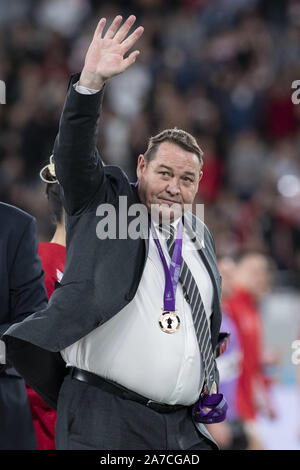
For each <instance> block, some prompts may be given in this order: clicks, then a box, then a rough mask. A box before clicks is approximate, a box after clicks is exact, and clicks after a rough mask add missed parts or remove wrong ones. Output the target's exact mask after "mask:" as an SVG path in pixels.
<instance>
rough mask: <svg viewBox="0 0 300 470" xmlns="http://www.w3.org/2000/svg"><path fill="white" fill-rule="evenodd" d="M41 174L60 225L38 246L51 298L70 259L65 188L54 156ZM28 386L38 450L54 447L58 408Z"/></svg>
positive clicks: (54, 215)
mask: <svg viewBox="0 0 300 470" xmlns="http://www.w3.org/2000/svg"><path fill="white" fill-rule="evenodd" d="M40 176H41V178H42V180H43V181H44V182H45V183H47V186H46V194H47V197H48V202H49V208H50V212H51V214H52V217H53V221H54V223H55V226H56V230H55V233H54V236H53V238H52V239H51V241H50V242H48V243H40V244H39V247H38V253H39V255H40V258H41V262H42V267H43V270H44V272H45V278H44V282H45V286H46V289H47V294H48V298H50V297H51V295H52V293H53V292H54V289H55V285H56V283H57V282H60V281H61V278H62V276H63V273H64V269H65V260H66V231H65V215H64V209H63V205H62V201H61V189H60V186H59V184H58V182H57V179H56V176H55V169H54V164H53V157H52V156H51V157H50V163H49V164H48V165H46V166H45V167H44V168H43V169H42V170H41V173H40ZM26 389H27V394H28V399H29V403H30V408H31V414H32V418H33V424H34V429H35V433H36V438H37V443H38V447H37V449H36V450H54V449H55V426H56V411H55V410H53V409H52V408H50V407H49V406H48V405H47V404H46V403H45V402H44V401H43V400H42V399H41V398H40V397H39V395H37V394H36V393H35V392H34V390H32V389H31V388H30V387H28V385H26Z"/></svg>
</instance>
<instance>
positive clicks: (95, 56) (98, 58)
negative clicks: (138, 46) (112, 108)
mask: <svg viewBox="0 0 300 470" xmlns="http://www.w3.org/2000/svg"><path fill="white" fill-rule="evenodd" d="M135 19H136V18H135V16H133V15H131V16H130V17H129V18H128V19H127V20H126V21H125V23H124V24H123V25H122V26H121V27H120V28H119V26H120V24H121V22H122V17H121V16H116V17H115V19H114V20H113V22H112V23H111V25H110V27H109V28H108V30H107V31H106V33H105V35H103V29H104V26H105V24H106V19H105V18H101V20H100V21H99V23H98V26H97V28H96V31H95V34H94V37H93V40H92V42H91V44H90V46H89V49H88V51H87V54H86V57H85V63H84V69H83V71H82V76H83V77H84V76H87V75H89V76H91V75H93V77H94V81H95V80H96V79H98V80H99V82H100V81H102V82H103V81H105V80H106V79H108V78H111V77H113V76H114V75H118V74H119V73H122V72H124V71H125V70H126V69H127V68H128V67H129V66H130V65H132V64H133V63H134V62H135V60H136V57H137V56H138V54H139V51H138V50H135V51H133V52H131V54H129V56H128V57H126V58H124V55H125V54H126V53H127V52H128V51H129V49H130V48H131V47H132V46H133V45H134V44H135V42H136V41H137V40H138V39H139V38H140V36H141V35H142V34H143V31H144V28H143V27H142V26H140V27H139V28H136V29H135V30H134V32H133V33H132V34H130V35H129V36H128V37H127V38H126V36H127V34H128V32H129V30H130V28H131V27H132V25H133V24H134V22H135ZM118 28H119V29H118ZM125 38H126V39H125ZM80 82H82V80H80Z"/></svg>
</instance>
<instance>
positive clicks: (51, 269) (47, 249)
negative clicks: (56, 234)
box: [38, 243, 66, 299]
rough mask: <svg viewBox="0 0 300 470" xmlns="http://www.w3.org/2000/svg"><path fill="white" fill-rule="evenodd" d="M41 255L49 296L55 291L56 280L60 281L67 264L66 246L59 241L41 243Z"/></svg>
mask: <svg viewBox="0 0 300 470" xmlns="http://www.w3.org/2000/svg"><path fill="white" fill-rule="evenodd" d="M38 251H39V255H40V258H41V261H42V266H43V270H44V271H45V286H46V289H47V294H48V298H49V299H50V297H51V295H52V294H53V292H54V287H55V281H60V280H61V278H62V275H63V273H64V269H65V264H66V247H65V246H62V245H58V244H57V243H40V244H39V250H38Z"/></svg>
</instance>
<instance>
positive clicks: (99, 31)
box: [94, 18, 106, 38]
mask: <svg viewBox="0 0 300 470" xmlns="http://www.w3.org/2000/svg"><path fill="white" fill-rule="evenodd" d="M105 23H106V18H101V20H100V21H99V23H98V24H97V28H96V30H95V33H94V38H96V37H99V36H100V37H101V35H102V32H103V29H104V26H105Z"/></svg>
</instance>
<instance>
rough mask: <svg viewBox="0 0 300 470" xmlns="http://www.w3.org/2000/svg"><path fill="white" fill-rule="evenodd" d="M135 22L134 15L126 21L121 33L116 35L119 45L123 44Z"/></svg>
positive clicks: (120, 30)
mask: <svg viewBox="0 0 300 470" xmlns="http://www.w3.org/2000/svg"><path fill="white" fill-rule="evenodd" d="M135 20H136V17H135V16H134V15H130V16H129V17H128V18H127V20H126V21H125V23H124V24H123V25H122V26H121V28H120V29H119V31H118V32H117V33H116V35H115V38H114V39H115V40H117V41H118V42H119V43H121V42H122V41H123V39H125V38H126V36H127V34H128V31H129V30H130V28H131V27H132V25H133V24H134V22H135Z"/></svg>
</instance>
